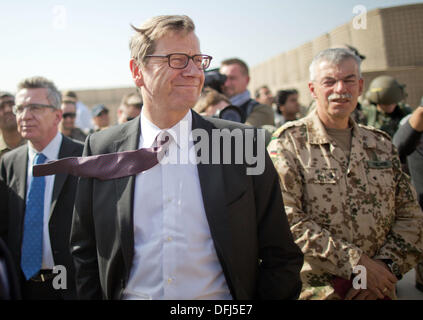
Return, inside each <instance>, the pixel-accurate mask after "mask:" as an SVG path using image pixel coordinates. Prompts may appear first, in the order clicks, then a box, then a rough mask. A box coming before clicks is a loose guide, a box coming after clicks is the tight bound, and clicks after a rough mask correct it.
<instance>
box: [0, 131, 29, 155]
mask: <svg viewBox="0 0 423 320" xmlns="http://www.w3.org/2000/svg"><path fill="white" fill-rule="evenodd" d="M25 143H26V140H25V139H22V140H21V141H20V142H19V145H18V146H21V145H23V144H25ZM10 150H12V148H11V147H9V146H8V145H7V144H6V141H4V139H3V135H2V134H1V133H0V158H1V157H2V156H3V155H4V154H5V153H6V152H9V151H10Z"/></svg>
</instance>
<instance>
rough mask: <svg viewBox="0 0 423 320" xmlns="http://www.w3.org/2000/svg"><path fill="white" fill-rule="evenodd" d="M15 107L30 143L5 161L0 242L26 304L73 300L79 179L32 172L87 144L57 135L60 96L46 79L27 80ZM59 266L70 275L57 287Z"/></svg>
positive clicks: (64, 275)
mask: <svg viewBox="0 0 423 320" xmlns="http://www.w3.org/2000/svg"><path fill="white" fill-rule="evenodd" d="M15 103H16V104H15V106H14V107H13V112H14V114H15V115H16V119H17V124H18V131H19V133H20V134H21V135H22V137H23V138H25V139H27V140H28V143H27V144H25V145H23V146H20V147H18V148H16V149H14V150H12V151H10V152H8V153H7V154H5V155H4V156H3V157H2V159H1V161H0V179H1V180H2V182H3V183H4V184H5V185H6V188H2V192H1V194H0V201H1V208H0V237H1V238H2V239H3V240H4V241H5V242H6V244H7V246H8V248H9V250H10V252H11V254H12V257H13V259H14V263H15V266H16V267H17V272H18V274H19V278H20V283H21V285H22V296H23V299H45V300H51V299H57V300H60V299H73V298H75V283H74V272H73V270H74V268H73V264H72V258H71V254H70V251H69V238H70V229H71V222H72V212H73V205H74V200H75V193H76V186H77V177H75V176H71V175H67V174H58V175H51V176H47V177H34V176H33V174H32V167H33V165H34V164H41V163H44V162H48V161H51V160H57V159H59V158H65V157H71V156H80V155H81V153H82V149H83V145H82V144H81V143H79V142H76V141H73V140H71V139H68V138H66V137H64V136H63V135H62V134H60V133H59V132H58V125H59V123H60V121H61V119H62V111H61V110H60V104H61V94H60V92H59V91H58V90H57V88H56V86H55V85H54V84H53V83H52V82H51V81H48V80H47V79H45V78H42V77H33V78H28V79H25V80H23V81H22V82H21V83H20V84H19V85H18V92H17V94H16V102H15ZM3 189H5V190H3ZM59 265H60V266H64V267H65V271H64V273H62V274H61V277H60V280H61V281H60V285H59V283H57V284H58V286H56V287H55V286H54V285H53V284H54V283H53V279H54V277H55V276H57V275H58V274H55V273H54V272H53V269H54V268H55V266H59ZM62 271H63V269H62ZM58 280H59V279H58Z"/></svg>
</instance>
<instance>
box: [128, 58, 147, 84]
mask: <svg viewBox="0 0 423 320" xmlns="http://www.w3.org/2000/svg"><path fill="white" fill-rule="evenodd" d="M129 68H130V69H131V73H132V79H133V80H134V82H135V85H136V86H137V87H139V88H140V87H142V86H143V85H144V81H143V77H142V72H141V69H140V68H139V65H138V62H137V61H136V60H135V59H131V60H130V61H129Z"/></svg>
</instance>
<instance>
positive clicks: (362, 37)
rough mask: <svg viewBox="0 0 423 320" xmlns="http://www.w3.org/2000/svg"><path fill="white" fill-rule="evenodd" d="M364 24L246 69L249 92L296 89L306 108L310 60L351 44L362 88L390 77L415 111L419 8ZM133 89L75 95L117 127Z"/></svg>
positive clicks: (422, 63)
mask: <svg viewBox="0 0 423 320" xmlns="http://www.w3.org/2000/svg"><path fill="white" fill-rule="evenodd" d="M366 20H367V21H366V22H367V28H366V29H364V30H363V29H355V28H354V26H353V20H352V21H350V22H349V23H346V24H344V25H342V26H340V27H338V28H335V29H334V30H332V31H331V32H329V33H326V34H323V35H321V36H320V37H318V38H316V39H314V40H312V41H310V42H307V43H305V44H303V45H302V46H300V47H298V48H295V49H293V50H290V51H288V52H283V53H281V54H279V55H278V56H276V57H273V58H271V59H269V60H267V61H264V62H263V63H261V64H259V65H257V66H254V67H252V68H250V72H251V81H250V85H249V90H250V92H254V91H255V89H257V88H258V87H259V86H261V85H264V84H267V85H268V86H269V88H270V89H271V90H272V91H273V92H276V91H277V90H279V89H287V88H297V89H298V90H299V92H300V100H301V103H302V104H305V105H308V104H309V103H310V102H311V96H310V94H309V91H308V86H307V83H308V78H309V72H308V66H309V65H310V62H311V60H312V58H313V56H314V55H315V54H316V53H318V52H319V51H321V50H323V49H326V48H329V47H331V46H333V45H338V44H349V45H351V46H353V47H355V48H357V49H358V50H359V51H360V53H362V54H363V55H365V56H366V59H365V60H364V61H363V64H362V72H363V76H364V79H365V83H366V88H367V86H368V85H369V83H370V81H371V80H372V79H373V78H375V77H377V76H379V75H383V74H388V75H392V76H394V77H396V78H397V79H398V81H399V82H400V83H403V84H406V91H407V93H408V98H407V102H408V103H409V104H410V105H411V106H413V107H416V106H417V105H418V104H419V102H420V98H421V97H422V96H423V4H415V5H406V6H399V7H391V8H384V9H376V10H372V11H369V12H367V16H366ZM134 90H135V86H134V87H129V88H115V89H98V90H79V91H76V92H77V94H78V96H79V99H80V100H81V101H83V102H84V103H85V104H86V105H87V106H88V107H89V108H92V107H93V106H94V105H96V104H99V103H102V104H105V105H106V106H107V107H108V108H109V109H110V117H111V123H115V122H116V110H117V107H118V106H119V104H120V101H121V99H122V97H123V95H125V94H127V93H129V92H131V91H134Z"/></svg>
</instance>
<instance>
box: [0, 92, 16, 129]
mask: <svg viewBox="0 0 423 320" xmlns="http://www.w3.org/2000/svg"><path fill="white" fill-rule="evenodd" d="M14 104H15V99H14V98H13V97H8V96H5V97H3V98H0V129H2V130H12V129H13V130H16V117H15V115H14V114H13V111H12V110H13V105H14Z"/></svg>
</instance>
